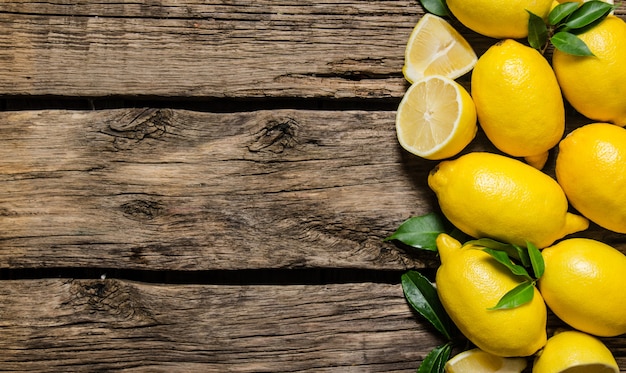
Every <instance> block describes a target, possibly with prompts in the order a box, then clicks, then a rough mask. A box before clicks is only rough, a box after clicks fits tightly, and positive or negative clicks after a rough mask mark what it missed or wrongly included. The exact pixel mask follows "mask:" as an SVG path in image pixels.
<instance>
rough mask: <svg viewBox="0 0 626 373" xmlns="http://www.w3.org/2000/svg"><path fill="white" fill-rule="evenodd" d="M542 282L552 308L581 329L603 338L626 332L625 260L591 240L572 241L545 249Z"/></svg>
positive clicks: (570, 323) (545, 296) (615, 251)
mask: <svg viewBox="0 0 626 373" xmlns="http://www.w3.org/2000/svg"><path fill="white" fill-rule="evenodd" d="M542 254H543V258H544V262H545V272H544V274H543V276H542V277H541V278H540V279H539V281H538V286H539V291H540V292H541V294H542V295H543V298H544V299H545V301H546V304H547V305H548V307H549V308H550V309H551V310H552V311H553V312H554V314H555V315H557V316H558V317H559V318H560V319H561V320H563V321H564V322H566V323H567V324H569V325H570V326H572V327H573V328H576V329H578V330H580V331H583V332H586V333H590V334H593V335H597V336H601V337H613V336H617V335H621V334H624V333H626V312H625V310H626V291H624V285H625V284H626V256H625V255H624V254H622V253H621V252H620V251H619V250H617V249H615V248H613V247H611V246H609V245H607V244H605V243H602V242H600V241H596V240H592V239H588V238H570V239H566V240H563V241H561V242H559V243H557V244H556V245H554V246H551V247H548V248H546V249H544V250H543V251H542Z"/></svg>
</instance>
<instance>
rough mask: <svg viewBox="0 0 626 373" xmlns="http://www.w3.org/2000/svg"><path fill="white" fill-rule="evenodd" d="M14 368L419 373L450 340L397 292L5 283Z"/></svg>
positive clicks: (3, 362)
mask: <svg viewBox="0 0 626 373" xmlns="http://www.w3.org/2000/svg"><path fill="white" fill-rule="evenodd" d="M0 331H1V332H2V335H3V337H2V338H1V339H0V366H1V367H2V370H6V371H30V372H44V371H48V372H50V371H57V372H59V371H73V372H74V371H90V372H93V371H122V370H123V371H131V372H133V371H144V372H145V371H150V372H225V371H229V372H281V371H311V372H313V371H315V372H320V371H321V372H323V371H341V372H363V371H367V372H394V371H397V372H400V371H405V372H406V371H412V370H413V371H414V370H415V369H416V367H417V366H418V365H419V361H420V360H421V359H423V357H424V356H425V354H426V353H428V351H430V349H432V348H433V347H435V346H437V345H438V344H441V343H443V341H442V340H441V339H439V338H438V337H437V336H436V334H435V333H434V332H433V330H432V329H431V328H425V327H424V324H421V323H420V322H418V320H417V319H416V315H414V314H413V313H412V312H411V311H410V309H409V307H408V305H407V303H406V301H405V300H404V298H403V295H402V290H401V289H400V287H399V286H398V285H382V284H370V283H361V284H344V285H325V286H211V285H154V284H144V283H135V282H128V281H121V280H113V279H106V280H71V279H50V280H22V281H3V282H0Z"/></svg>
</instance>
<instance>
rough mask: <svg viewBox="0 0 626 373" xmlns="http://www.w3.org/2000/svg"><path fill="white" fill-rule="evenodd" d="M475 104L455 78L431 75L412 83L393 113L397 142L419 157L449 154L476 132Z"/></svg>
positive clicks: (437, 158)
mask: <svg viewBox="0 0 626 373" xmlns="http://www.w3.org/2000/svg"><path fill="white" fill-rule="evenodd" d="M476 130H477V125H476V108H475V107H474V102H473V101H472V98H471V97H470V95H469V93H467V90H465V88H463V86H461V85H460V84H459V83H457V82H456V81H454V80H452V79H449V78H446V77H444V76H439V75H434V76H429V77H427V78H424V79H422V80H420V81H418V82H417V83H414V84H412V85H411V86H410V87H409V89H408V90H407V91H406V92H405V94H404V97H403V98H402V101H400V105H399V106H398V111H397V113H396V135H397V136H398V141H399V142H400V145H401V146H402V147H403V148H404V149H406V150H407V151H409V152H410V153H413V154H415V155H417V156H419V157H422V158H426V159H431V160H439V159H444V158H449V157H452V156H454V155H456V154H458V153H459V152H460V151H461V150H463V148H465V147H466V146H467V145H468V144H469V143H470V142H471V141H472V139H473V138H474V136H475V135H476Z"/></svg>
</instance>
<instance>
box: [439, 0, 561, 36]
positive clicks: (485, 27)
mask: <svg viewBox="0 0 626 373" xmlns="http://www.w3.org/2000/svg"><path fill="white" fill-rule="evenodd" d="M447 4H448V8H450V11H451V12H452V14H453V15H454V16H455V17H456V18H458V20H459V21H461V23H462V24H463V25H465V26H466V27H468V28H469V29H471V30H473V31H476V32H477V33H479V34H482V35H486V36H489V37H492V38H498V39H506V38H512V39H519V38H525V37H526V36H528V18H529V15H528V12H527V10H528V11H530V12H532V13H534V14H536V15H538V16H540V17H542V18H546V17H547V16H548V13H549V12H550V7H551V5H552V0H509V1H506V2H503V1H502V0H447Z"/></svg>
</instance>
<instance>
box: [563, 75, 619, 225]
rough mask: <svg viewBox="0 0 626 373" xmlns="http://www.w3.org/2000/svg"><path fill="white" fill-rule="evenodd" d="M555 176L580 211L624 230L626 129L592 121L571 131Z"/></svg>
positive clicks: (600, 221) (599, 223) (598, 220)
mask: <svg viewBox="0 0 626 373" xmlns="http://www.w3.org/2000/svg"><path fill="white" fill-rule="evenodd" d="M624 66H625V67H624V68H625V69H626V65H624ZM556 178H557V181H558V182H559V184H560V185H561V187H562V188H563V190H564V191H565V194H566V195H567V198H568V199H569V201H570V202H571V204H572V206H574V207H575V208H576V209H577V210H578V211H579V212H580V213H581V214H583V215H584V216H586V217H587V218H588V219H589V220H591V221H593V222H595V223H596V224H598V225H600V226H602V227H603V228H606V229H609V230H612V231H614V232H619V233H626V192H625V191H626V129H624V128H622V127H619V126H616V125H613V124H608V123H592V124H588V125H585V126H582V127H579V128H577V129H575V130H574V131H572V132H571V133H570V134H569V135H568V136H567V137H566V138H565V139H563V140H562V141H561V143H560V144H559V153H558V155H557V159H556Z"/></svg>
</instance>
